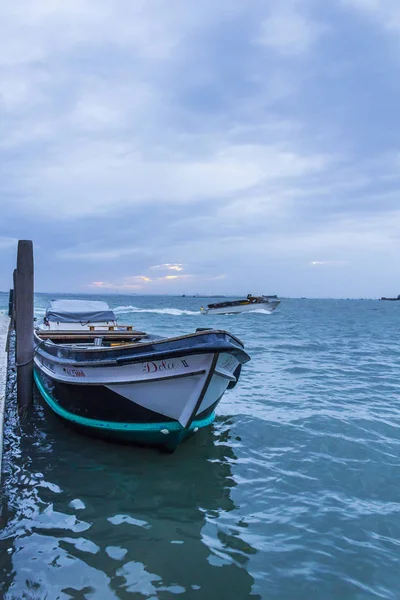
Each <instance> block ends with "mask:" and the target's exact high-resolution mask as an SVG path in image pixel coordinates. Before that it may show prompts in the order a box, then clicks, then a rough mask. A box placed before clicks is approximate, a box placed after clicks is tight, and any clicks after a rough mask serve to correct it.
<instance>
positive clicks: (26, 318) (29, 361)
mask: <svg viewBox="0 0 400 600" xmlns="http://www.w3.org/2000/svg"><path fill="white" fill-rule="evenodd" d="M33 276H34V271H33V244H32V242H31V241H30V240H20V241H19V242H18V254H17V269H16V276H15V284H14V297H15V301H16V303H15V332H16V349H15V356H16V366H17V396H18V406H19V409H20V410H24V409H26V408H27V407H28V406H29V404H30V403H31V402H32V392H33V293H34V284H33Z"/></svg>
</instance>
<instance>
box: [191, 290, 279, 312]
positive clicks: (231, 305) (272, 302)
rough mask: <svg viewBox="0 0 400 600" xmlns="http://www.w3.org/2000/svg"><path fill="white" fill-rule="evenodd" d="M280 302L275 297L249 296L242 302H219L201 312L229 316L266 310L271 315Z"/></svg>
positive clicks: (202, 309)
mask: <svg viewBox="0 0 400 600" xmlns="http://www.w3.org/2000/svg"><path fill="white" fill-rule="evenodd" d="M280 302H281V301H280V300H278V297H277V296H276V295H274V296H252V295H251V294H248V295H247V297H246V298H243V299H242V300H232V301H226V302H217V303H216V304H208V305H207V308H204V307H203V306H202V307H201V308H200V312H201V313H202V314H203V315H229V314H236V313H242V312H251V311H256V310H260V309H262V310H265V311H267V312H269V313H271V312H272V311H274V310H275V309H276V308H277V306H279V304H280Z"/></svg>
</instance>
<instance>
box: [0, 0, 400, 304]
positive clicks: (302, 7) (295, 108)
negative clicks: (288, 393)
mask: <svg viewBox="0 0 400 600" xmlns="http://www.w3.org/2000/svg"><path fill="white" fill-rule="evenodd" d="M0 14H1V18H0V290H7V289H8V288H9V287H10V286H11V281H12V271H13V268H14V266H15V261H16V244H17V240H18V239H32V240H33V243H34V248H35V286H36V290H37V291H38V292H46V291H48V292H74V293H82V294H83V293H103V294H104V293H124V294H129V293H135V294H153V293H155V294H158V293H166V294H183V293H185V294H192V293H193V294H194V293H200V294H237V295H241V294H247V293H252V294H261V293H264V294H279V295H282V296H292V297H295V296H307V297H380V296H382V295H386V296H390V295H397V294H399V293H400V260H399V259H400V185H399V184H400V2H399V1H398V0H323V1H322V0H219V1H218V2H215V0H202V1H201V2H199V1H198V0H168V1H166V0H163V1H161V0H69V1H68V2H65V1H64V0H36V1H35V2H32V0H14V1H13V2H6V1H5V0H3V1H1V0H0Z"/></svg>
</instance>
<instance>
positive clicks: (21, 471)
mask: <svg viewBox="0 0 400 600" xmlns="http://www.w3.org/2000/svg"><path fill="white" fill-rule="evenodd" d="M13 377H14V376H13ZM14 383H15V382H14V381H13V379H12V380H11V382H10V391H13V386H14ZM228 442H229V422H228V421H227V420H220V421H219V422H217V424H216V425H215V428H214V430H211V429H209V430H208V431H203V432H201V435H199V436H198V437H197V438H196V437H195V438H194V439H193V440H189V441H188V442H187V443H185V444H184V446H182V448H181V449H180V450H179V451H178V452H177V453H175V454H174V455H172V456H170V455H165V454H162V453H159V452H157V451H154V450H146V449H140V448H133V447H130V446H119V445H114V444H108V443H106V442H102V441H99V440H93V439H90V438H86V437H83V436H81V435H79V434H77V433H75V432H74V431H71V429H69V428H68V427H67V426H65V425H64V424H63V423H62V422H61V421H59V420H58V419H57V418H56V417H55V416H53V415H52V413H50V412H49V411H48V409H47V408H45V407H43V406H42V405H41V404H40V402H39V399H38V398H36V402H35V405H34V407H33V408H32V410H31V411H30V414H29V415H28V418H27V419H26V420H25V422H24V424H23V427H22V429H20V428H19V425H18V419H17V418H16V406H15V399H14V400H13V401H12V403H10V407H9V413H8V416H7V422H6V448H5V455H4V467H3V477H4V482H3V501H2V533H1V536H0V550H1V553H0V556H1V558H0V566H1V571H2V577H1V580H2V582H3V584H2V585H3V587H2V588H1V589H2V592H3V597H4V598H5V599H6V600H11V599H12V600H14V599H15V600H17V599H18V600H21V599H23V598H24V599H25V598H26V599H29V600H30V599H31V598H35V599H39V598H40V599H42V598H43V599H44V598H49V599H52V600H53V599H56V598H60V599H67V598H90V599H101V600H108V599H115V598H128V597H129V598H132V597H135V598H136V597H137V598H142V597H143V598H170V597H171V595H176V594H178V595H179V594H184V597H185V598H189V599H190V598H192V597H193V598H225V597H228V596H229V597H230V598H248V597H252V598H257V597H259V596H257V595H256V594H254V595H251V590H252V585H253V579H252V577H251V576H250V574H249V573H248V572H247V570H246V563H247V561H248V558H249V556H250V555H251V554H253V553H254V552H255V551H254V549H253V548H252V547H251V546H250V545H249V544H248V543H245V542H244V541H242V539H241V536H240V530H241V527H243V525H241V523H240V516H239V515H236V517H235V518H233V519H232V518H231V519H230V522H231V523H232V524H233V527H224V526H223V523H224V522H226V519H224V516H225V515H227V514H229V513H234V511H235V508H236V507H235V505H234V503H233V501H232V498H231V489H232V487H233V486H234V485H235V482H234V480H233V478H232V474H231V467H230V463H231V462H232V460H234V459H235V455H234V453H233V451H232V449H231V448H230V446H229V443H228ZM228 590H229V592H228Z"/></svg>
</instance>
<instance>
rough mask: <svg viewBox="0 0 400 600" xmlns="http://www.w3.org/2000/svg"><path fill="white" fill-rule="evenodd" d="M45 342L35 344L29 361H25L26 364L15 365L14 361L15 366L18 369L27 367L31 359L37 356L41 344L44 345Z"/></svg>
mask: <svg viewBox="0 0 400 600" xmlns="http://www.w3.org/2000/svg"><path fill="white" fill-rule="evenodd" d="M45 341H46V340H42V341H41V342H39V343H38V344H37V345H36V346H35V347H34V349H33V353H32V358H30V359H29V360H27V361H26V362H24V363H17V361H15V366H16V367H18V368H19V367H26V366H27V365H29V364H30V363H31V362H32V361H33V359H34V358H35V356H36V354H37V351H38V350H39V348H40V346H41V345H42V344H44V342H45Z"/></svg>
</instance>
